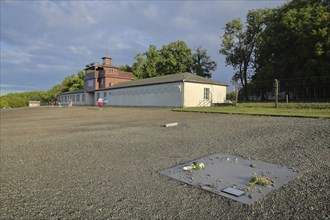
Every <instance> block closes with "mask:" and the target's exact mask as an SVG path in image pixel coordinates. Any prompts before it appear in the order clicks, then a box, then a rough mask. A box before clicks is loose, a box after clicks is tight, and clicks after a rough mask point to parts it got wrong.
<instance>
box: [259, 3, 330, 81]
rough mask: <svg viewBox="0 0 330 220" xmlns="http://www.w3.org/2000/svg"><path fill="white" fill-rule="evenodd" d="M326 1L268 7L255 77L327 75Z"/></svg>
mask: <svg viewBox="0 0 330 220" xmlns="http://www.w3.org/2000/svg"><path fill="white" fill-rule="evenodd" d="M329 23H330V3H329V1H325V0H313V1H307V0H293V1H291V2H289V3H287V4H285V5H283V6H281V7H279V8H277V9H274V10H272V13H271V14H270V15H269V17H268V24H267V26H266V28H265V31H264V33H263V34H262V39H263V41H262V42H260V45H259V55H260V56H259V57H260V59H259V60H258V64H259V69H257V71H256V76H255V77H254V78H255V79H256V80H263V79H274V78H298V77H299V78H306V77H312V76H329V75H330V62H329V60H330V29H329Z"/></svg>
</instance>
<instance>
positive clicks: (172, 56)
mask: <svg viewBox="0 0 330 220" xmlns="http://www.w3.org/2000/svg"><path fill="white" fill-rule="evenodd" d="M159 53H160V62H159V68H158V71H159V74H160V75H168V74H175V73H183V72H189V71H190V68H191V65H192V63H193V58H192V51H191V49H190V48H189V47H188V46H187V45H186V43H185V42H183V41H176V42H173V43H170V44H169V45H163V47H162V49H161V50H160V51H159Z"/></svg>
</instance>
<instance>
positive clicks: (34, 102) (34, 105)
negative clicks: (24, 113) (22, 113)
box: [29, 101, 40, 107]
mask: <svg viewBox="0 0 330 220" xmlns="http://www.w3.org/2000/svg"><path fill="white" fill-rule="evenodd" d="M39 106H40V101H29V107H39Z"/></svg>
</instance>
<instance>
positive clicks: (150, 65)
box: [132, 45, 160, 79]
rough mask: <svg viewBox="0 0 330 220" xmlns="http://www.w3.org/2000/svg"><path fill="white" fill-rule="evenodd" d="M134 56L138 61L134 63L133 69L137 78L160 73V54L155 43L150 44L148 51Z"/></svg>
mask: <svg viewBox="0 0 330 220" xmlns="http://www.w3.org/2000/svg"><path fill="white" fill-rule="evenodd" d="M134 58H135V59H136V60H137V62H135V63H134V64H133V66H132V69H133V73H134V75H135V77H136V78H138V79H144V78H150V77H155V76H158V75H159V72H158V66H159V62H160V55H159V51H158V50H157V49H156V46H155V45H150V46H149V50H148V51H146V52H144V53H143V54H140V53H139V54H137V55H136V56H135V57H134Z"/></svg>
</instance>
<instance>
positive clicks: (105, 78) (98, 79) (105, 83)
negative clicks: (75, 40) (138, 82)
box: [85, 57, 133, 92]
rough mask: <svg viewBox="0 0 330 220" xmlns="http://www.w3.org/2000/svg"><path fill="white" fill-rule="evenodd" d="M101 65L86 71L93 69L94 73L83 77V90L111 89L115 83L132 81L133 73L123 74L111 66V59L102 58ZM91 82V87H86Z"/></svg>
mask: <svg viewBox="0 0 330 220" xmlns="http://www.w3.org/2000/svg"><path fill="white" fill-rule="evenodd" d="M102 59H103V65H97V66H95V67H91V68H88V69H85V70H86V72H87V70H91V69H92V68H94V72H90V73H87V74H86V75H85V90H86V91H88V92H92V91H94V90H97V89H103V88H108V87H111V86H113V85H115V84H117V83H121V82H127V81H131V80H133V73H131V72H123V71H120V70H119V69H118V67H114V66H111V61H112V59H111V58H110V57H103V58H102ZM89 80H93V81H94V82H93V86H88V85H89V84H88V81H89Z"/></svg>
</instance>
